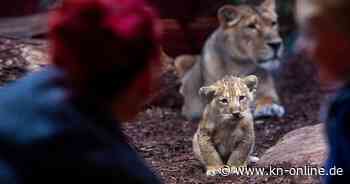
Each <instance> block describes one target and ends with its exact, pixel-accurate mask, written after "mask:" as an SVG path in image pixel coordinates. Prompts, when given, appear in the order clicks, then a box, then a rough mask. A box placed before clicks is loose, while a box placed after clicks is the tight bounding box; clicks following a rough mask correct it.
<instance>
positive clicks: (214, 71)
mask: <svg viewBox="0 0 350 184" xmlns="http://www.w3.org/2000/svg"><path fill="white" fill-rule="evenodd" d="M275 9H276V3H275V0H265V1H264V2H263V3H261V5H259V6H252V5H240V6H232V5H226V6H224V7H222V8H220V9H219V11H218V19H219V22H220V26H219V28H218V29H217V30H216V31H215V32H214V33H213V34H212V35H211V36H210V37H209V39H208V40H207V41H206V43H205V46H204V48H203V50H202V55H201V56H200V57H199V59H197V62H195V61H194V60H195V59H193V61H192V62H194V65H193V66H192V67H188V66H189V65H185V64H183V63H182V62H189V61H188V58H186V60H181V59H178V60H177V61H176V62H175V66H176V67H177V70H186V67H187V68H189V70H188V71H187V72H185V74H184V76H183V77H182V79H181V81H182V86H181V88H180V93H181V94H182V95H183V96H184V105H183V108H182V113H183V115H184V116H186V117H187V118H188V119H192V120H193V119H198V118H200V116H201V115H202V112H203V109H204V105H205V99H202V98H201V97H200V96H199V94H198V90H199V88H200V87H202V86H208V85H211V84H213V83H214V82H215V81H217V80H219V79H221V78H223V77H224V76H226V75H234V76H238V77H243V76H247V75H251V74H253V75H256V76H258V78H259V81H260V82H261V86H260V87H259V88H258V91H257V101H256V104H257V106H256V109H255V112H254V117H255V118H260V117H271V116H277V117H281V116H283V115H284V112H285V110H284V108H283V107H282V106H281V105H280V101H279V97H278V95H277V92H276V89H275V86H274V81H273V78H272V76H271V74H270V73H269V70H271V69H274V68H276V67H278V65H279V60H278V59H279V58H280V56H281V54H282V50H283V48H282V47H283V44H282V39H281V37H280V35H279V33H278V23H277V14H276V12H275ZM194 58H195V57H194ZM183 66H186V67H183ZM180 72H181V71H180ZM182 72H183V71H182ZM183 73H184V72H183Z"/></svg>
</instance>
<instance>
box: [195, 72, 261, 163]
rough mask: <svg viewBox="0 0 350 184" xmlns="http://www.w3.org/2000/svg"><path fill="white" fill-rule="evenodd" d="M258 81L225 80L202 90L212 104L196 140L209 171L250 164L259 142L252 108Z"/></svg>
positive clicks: (196, 147)
mask: <svg viewBox="0 0 350 184" xmlns="http://www.w3.org/2000/svg"><path fill="white" fill-rule="evenodd" d="M257 81H258V79H257V78H256V76H248V77H246V78H243V79H241V78H237V77H224V78H223V79H222V80H220V81H218V82H216V83H215V84H213V85H211V86H208V87H202V88H201V89H200V94H201V95H202V96H203V97H204V98H205V99H206V100H207V101H208V104H207V105H206V108H205V110H204V113H203V117H202V120H201V121H200V124H199V126H198V129H197V132H196V134H195V135H194V138H193V151H194V154H195V156H196V158H197V159H198V160H200V161H201V163H202V164H203V165H204V166H205V167H206V168H207V170H208V169H210V168H218V167H222V166H224V165H229V166H232V167H239V166H245V165H246V164H247V163H248V160H249V156H250V154H251V153H252V151H253V148H254V141H255V135H254V122H253V117H252V114H251V109H250V106H251V103H252V101H253V99H254V94H255V91H256V87H257Z"/></svg>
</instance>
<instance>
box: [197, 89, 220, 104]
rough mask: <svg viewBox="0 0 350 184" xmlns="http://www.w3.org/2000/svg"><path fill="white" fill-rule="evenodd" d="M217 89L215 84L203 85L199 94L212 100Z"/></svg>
mask: <svg viewBox="0 0 350 184" xmlns="http://www.w3.org/2000/svg"><path fill="white" fill-rule="evenodd" d="M216 90H217V89H216V87H214V86H208V87H201V88H200V89H199V95H200V96H202V97H204V98H205V99H207V100H209V101H211V100H212V99H213V98H214V96H215V94H216Z"/></svg>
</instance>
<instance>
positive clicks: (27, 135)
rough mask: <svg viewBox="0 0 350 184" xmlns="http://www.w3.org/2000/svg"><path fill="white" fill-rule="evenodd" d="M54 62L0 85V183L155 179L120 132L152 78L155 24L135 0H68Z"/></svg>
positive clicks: (54, 32) (53, 25) (56, 20)
mask: <svg viewBox="0 0 350 184" xmlns="http://www.w3.org/2000/svg"><path fill="white" fill-rule="evenodd" d="M49 38H50V42H51V60H52V63H53V65H52V66H48V67H47V68H45V69H43V70H42V71H40V72H38V73H34V74H30V75H28V76H26V77H25V78H23V79H21V80H19V81H17V82H15V83H13V84H10V85H8V86H6V87H4V88H1V90H0V147H1V149H0V183H1V184H8V183H16V184H17V183H19V184H29V183H33V184H40V183H45V184H48V183H50V184H52V183H59V184H63V183H152V184H153V183H160V180H159V178H158V177H157V176H156V174H154V172H153V171H152V170H151V169H149V168H148V167H147V165H146V164H145V162H144V160H143V159H142V158H140V157H139V156H138V154H137V152H136V151H135V149H134V147H133V146H132V145H131V144H129V142H128V140H127V138H126V137H125V136H124V135H123V133H122V131H121V126H120V124H119V123H120V122H118V121H126V120H129V119H130V118H132V117H134V116H135V114H136V113H137V112H138V110H139V108H140V107H141V106H142V104H143V103H144V102H145V99H147V97H148V96H149V95H150V93H151V89H152V88H153V86H154V85H155V84H157V81H156V79H155V77H153V74H154V73H156V72H157V69H158V68H159V67H158V66H160V60H159V55H160V53H159V51H160V46H159V42H160V30H159V21H158V18H157V16H156V14H155V13H154V11H153V10H152V9H151V8H150V7H149V6H148V5H147V4H146V3H145V2H143V1H142V0H67V1H65V2H64V3H63V5H62V7H60V8H59V9H58V10H57V11H55V12H54V13H53V14H52V16H51V19H50V33H49Z"/></svg>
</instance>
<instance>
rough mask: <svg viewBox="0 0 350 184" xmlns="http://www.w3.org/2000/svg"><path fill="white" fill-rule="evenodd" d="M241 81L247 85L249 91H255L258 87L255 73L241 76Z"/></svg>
mask: <svg viewBox="0 0 350 184" xmlns="http://www.w3.org/2000/svg"><path fill="white" fill-rule="evenodd" d="M243 82H244V83H245V84H246V85H247V87H248V88H249V91H250V92H255V91H256V89H257V88H258V83H259V82H258V78H257V77H256V76H255V75H249V76H247V77H245V78H243Z"/></svg>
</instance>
